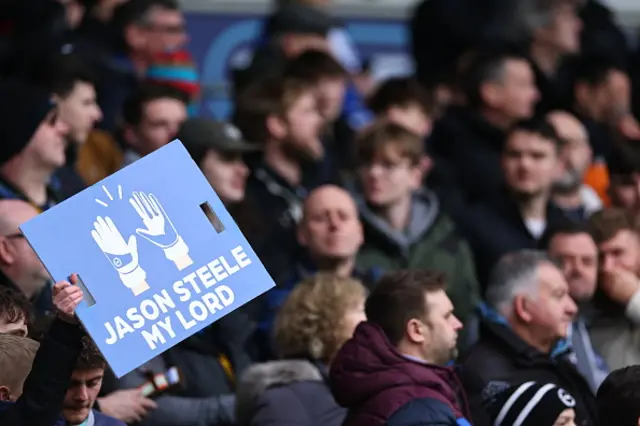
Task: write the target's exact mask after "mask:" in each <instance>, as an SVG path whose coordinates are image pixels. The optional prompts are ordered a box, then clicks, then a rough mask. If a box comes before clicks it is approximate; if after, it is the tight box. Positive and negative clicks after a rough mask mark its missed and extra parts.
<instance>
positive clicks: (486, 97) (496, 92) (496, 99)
mask: <svg viewBox="0 0 640 426" xmlns="http://www.w3.org/2000/svg"><path fill="white" fill-rule="evenodd" d="M480 97H481V98H482V101H483V102H484V103H485V104H486V105H488V106H490V107H494V108H496V107H499V106H500V105H501V104H502V87H500V85H499V84H498V83H493V82H486V83H483V84H482V85H481V86H480Z"/></svg>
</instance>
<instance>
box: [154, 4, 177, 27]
mask: <svg viewBox="0 0 640 426" xmlns="http://www.w3.org/2000/svg"><path fill="white" fill-rule="evenodd" d="M149 20H150V21H151V22H152V23H153V24H161V23H167V22H172V23H173V22H182V21H183V20H184V17H183V14H182V12H181V11H180V10H173V9H165V8H163V7H154V8H152V9H151V10H150V11H149Z"/></svg>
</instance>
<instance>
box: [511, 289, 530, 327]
mask: <svg viewBox="0 0 640 426" xmlns="http://www.w3.org/2000/svg"><path fill="white" fill-rule="evenodd" d="M527 302H528V300H527V298H526V296H523V295H518V296H516V297H515V298H514V299H513V312H514V314H515V315H516V316H517V317H518V318H519V319H520V320H521V321H522V322H525V323H529V322H531V320H532V317H531V313H530V312H529V310H528V306H527V304H528V303H527Z"/></svg>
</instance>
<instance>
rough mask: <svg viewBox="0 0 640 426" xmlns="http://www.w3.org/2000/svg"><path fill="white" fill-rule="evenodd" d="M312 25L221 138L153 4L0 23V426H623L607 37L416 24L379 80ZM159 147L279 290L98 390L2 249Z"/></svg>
mask: <svg viewBox="0 0 640 426" xmlns="http://www.w3.org/2000/svg"><path fill="white" fill-rule="evenodd" d="M329 3H330V1H328V0H289V1H280V2H277V4H276V5H274V9H273V12H272V13H271V14H270V15H269V16H268V17H267V19H266V20H265V23H264V26H263V30H262V31H261V33H260V35H259V37H258V38H257V39H256V40H255V44H254V47H255V49H254V56H253V60H252V62H251V64H250V66H248V67H247V68H246V69H233V70H229V80H230V82H231V83H230V90H229V93H230V97H231V99H232V101H233V114H232V116H230V117H220V119H219V120H213V119H210V118H206V117H204V116H203V115H202V114H200V111H199V106H200V103H201V102H202V99H203V97H204V95H205V92H206V87H204V85H203V84H202V82H201V81H200V79H199V75H198V66H197V64H196V63H194V61H193V59H192V57H191V55H190V53H189V44H188V41H189V36H188V31H187V26H186V23H185V17H184V14H183V12H182V11H181V10H180V7H179V4H178V3H177V2H176V1H175V0H37V1H36V0H31V1H30V2H26V1H21V0H17V1H13V2H10V4H8V5H7V7H6V12H7V13H6V14H3V15H2V19H1V20H0V77H1V78H0V134H1V135H2V138H3V143H2V145H1V146H0V424H2V425H5V424H6V425H7V426H21V425H28V426H52V425H59V424H64V425H68V426H118V425H123V424H129V425H139V426H218V425H220V426H231V425H238V426H288V425H291V426H293V425H295V426H305V425H308V426H311V425H318V426H320V425H323V426H338V425H345V426H365V425H368V426H369V425H371V426H373V425H389V426H405V425H406V426H408V425H425V426H426V425H429V426H436V425H471V424H472V425H475V426H485V425H486V426H489V425H495V426H501V425H503V426H527V425H535V426H571V425H576V426H607V425H617V426H636V425H638V424H639V421H640V391H639V390H638V389H640V386H639V385H640V367H638V365H637V364H640V227H639V226H640V221H639V219H640V122H639V121H638V117H639V115H638V114H639V113H640V90H639V89H640V81H636V78H637V76H638V75H640V73H638V72H637V71H638V65H639V64H640V61H639V59H640V52H636V51H634V50H633V49H632V47H631V46H633V45H634V43H631V42H630V41H629V37H628V35H627V34H625V33H624V32H623V30H622V29H621V28H620V27H619V26H618V25H617V24H616V22H615V20H614V18H613V14H612V12H611V11H610V10H609V9H608V8H607V6H606V4H603V3H601V2H600V1H596V0H584V1H580V0H424V1H422V2H421V3H419V4H418V6H417V7H416V9H415V10H414V12H413V16H412V18H411V20H410V22H409V23H408V25H409V29H410V34H411V46H410V47H411V51H412V55H413V57H414V60H415V64H416V74H415V75H413V76H408V77H407V76H402V77H393V78H390V79H388V80H385V81H373V80H372V77H371V73H370V72H369V71H370V70H369V69H368V66H367V63H366V62H367V61H366V58H362V57H360V56H359V53H358V51H357V48H356V46H355V45H354V43H353V42H352V40H351V39H350V36H349V34H348V32H347V31H346V30H345V27H344V25H342V23H341V22H340V21H339V20H338V19H336V18H335V17H334V16H333V15H332V14H331V12H330V8H329V6H330V5H329ZM176 138H178V139H180V141H181V142H182V143H183V145H184V146H185V148H186V149H187V151H188V152H189V154H190V155H191V156H192V158H193V160H194V161H195V163H196V164H197V165H198V167H199V168H200V169H201V171H202V173H203V175H204V176H205V177H206V178H207V180H208V181H209V182H210V184H211V186H212V187H213V189H214V190H215V192H216V193H217V195H218V196H219V198H220V199H221V200H222V202H223V204H224V205H225V207H226V208H227V209H228V211H229V212H230V213H231V216H232V217H233V218H234V220H235V222H236V223H237V225H238V226H239V227H240V229H241V230H242V232H243V234H244V235H245V236H246V238H247V239H248V241H249V242H250V243H251V245H252V247H253V249H254V250H255V252H256V253H257V255H258V257H259V258H260V260H261V261H262V263H263V264H264V266H265V267H266V269H267V270H268V272H269V273H270V275H271V276H272V277H273V279H274V281H275V283H276V287H275V288H273V289H272V290H270V291H268V292H267V293H265V294H264V295H262V296H260V297H258V298H257V299H255V300H253V301H251V302H250V303H248V304H247V305H245V306H243V307H242V308H240V309H238V310H236V311H234V312H233V313H231V314H228V315H227V316H225V317H224V318H222V319H221V320H219V321H217V322H216V323H214V324H213V325H211V326H209V327H207V328H205V329H204V330H202V331H201V332H198V333H196V334H194V335H192V336H191V337H189V338H187V339H186V340H184V341H182V342H180V343H179V344H177V345H176V346H174V347H172V348H171V349H169V350H168V351H166V352H164V353H162V354H161V355H159V356H157V357H155V358H153V359H151V360H150V361H149V362H147V363H145V364H144V365H142V366H140V367H139V368H137V369H136V370H134V371H132V372H131V373H129V374H127V375H125V376H124V377H122V378H120V379H118V378H116V377H115V375H114V374H113V373H112V372H111V370H110V369H109V367H108V365H107V364H106V362H105V360H104V359H103V357H102V355H101V354H100V352H99V351H98V350H97V349H96V347H95V345H94V343H93V342H92V341H91V339H90V338H89V337H88V336H86V335H84V334H83V332H82V329H81V327H79V326H78V325H77V324H76V321H75V318H74V316H73V312H74V309H75V307H76V306H77V305H78V303H80V299H81V292H79V289H78V287H77V286H75V285H70V284H69V283H67V282H62V283H57V284H55V285H54V283H52V282H51V279H50V276H49V274H48V273H47V271H46V269H45V268H44V266H43V265H42V264H41V262H40V261H39V259H38V257H37V256H36V254H35V253H34V252H33V250H32V249H31V247H30V246H29V244H28V242H27V241H26V239H25V238H24V236H23V235H22V234H21V233H20V231H19V229H18V226H19V225H20V224H22V223H24V222H25V221H27V220H29V219H31V218H33V217H35V216H36V215H38V214H39V213H41V212H43V211H46V210H48V209H50V208H53V207H55V206H56V205H57V204H58V203H60V202H63V201H64V200H65V199H67V198H68V197H70V196H72V195H74V194H76V193H78V192H80V191H82V190H83V189H84V188H86V187H88V186H90V185H92V184H95V183H97V182H99V181H100V180H101V179H103V178H105V177H107V176H109V175H111V174H112V173H114V172H116V171H118V170H120V169H121V168H123V167H126V166H128V165H130V164H132V163H134V162H135V161H137V160H138V159H140V158H141V157H144V156H145V155H148V154H151V153H152V152H154V151H156V150H157V149H159V148H161V147H163V146H164V145H166V144H168V143H169V142H171V141H172V140H174V139H176ZM63 245H64V242H61V248H60V250H61V255H64V246H63ZM78 261H79V262H81V261H82V260H81V259H78ZM74 280H75V278H74V279H72V280H71V281H72V284H74ZM37 342H40V344H38V343H37ZM3 416H4V417H3Z"/></svg>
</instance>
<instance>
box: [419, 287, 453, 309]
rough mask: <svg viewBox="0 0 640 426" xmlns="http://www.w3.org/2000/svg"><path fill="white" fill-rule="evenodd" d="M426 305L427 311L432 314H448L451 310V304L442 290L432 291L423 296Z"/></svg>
mask: <svg viewBox="0 0 640 426" xmlns="http://www.w3.org/2000/svg"><path fill="white" fill-rule="evenodd" d="M425 298H426V303H427V305H428V307H429V311H432V312H439V313H442V312H449V311H451V310H452V309H453V303H452V302H451V300H450V299H449V297H448V296H447V293H445V292H444V291H442V290H438V291H432V292H428V293H426V294H425Z"/></svg>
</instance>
